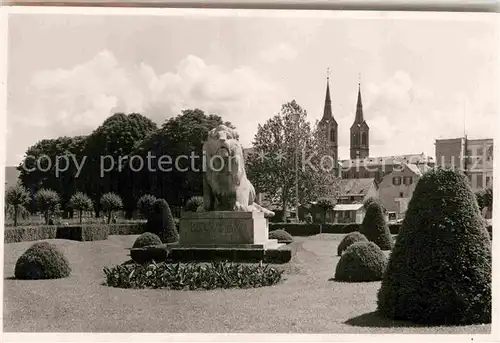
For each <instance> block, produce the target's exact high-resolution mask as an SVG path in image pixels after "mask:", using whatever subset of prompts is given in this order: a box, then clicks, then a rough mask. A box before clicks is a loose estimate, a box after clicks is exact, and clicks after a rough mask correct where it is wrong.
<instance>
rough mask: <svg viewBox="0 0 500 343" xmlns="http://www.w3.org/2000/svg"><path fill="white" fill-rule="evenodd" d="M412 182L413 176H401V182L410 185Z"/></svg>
mask: <svg viewBox="0 0 500 343" xmlns="http://www.w3.org/2000/svg"><path fill="white" fill-rule="evenodd" d="M412 183H413V178H412V177H411V176H405V177H404V178H403V184H405V185H411V184H412Z"/></svg>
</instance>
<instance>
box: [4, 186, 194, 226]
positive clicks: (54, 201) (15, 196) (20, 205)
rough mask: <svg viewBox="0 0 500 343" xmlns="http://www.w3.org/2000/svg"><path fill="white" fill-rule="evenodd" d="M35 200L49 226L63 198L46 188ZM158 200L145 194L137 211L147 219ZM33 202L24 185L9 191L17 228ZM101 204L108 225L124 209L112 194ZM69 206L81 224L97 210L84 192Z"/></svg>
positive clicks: (77, 195) (71, 200)
mask: <svg viewBox="0 0 500 343" xmlns="http://www.w3.org/2000/svg"><path fill="white" fill-rule="evenodd" d="M33 200H34V202H35V203H36V208H37V210H38V211H40V212H41V213H43V215H44V219H45V223H46V224H49V218H50V216H51V215H53V214H55V213H56V212H57V211H58V210H60V205H61V197H60V196H59V194H58V193H57V192H55V191H53V190H51V189H45V188H44V189H41V190H39V191H38V192H36V193H35V195H34V199H33ZM157 200H158V198H156V197H155V196H154V195H151V194H145V195H143V196H142V197H140V198H139V200H138V201H137V204H136V209H137V210H138V212H139V213H140V214H141V216H142V217H143V218H146V217H147V216H148V214H149V213H150V211H151V209H152V208H153V206H154V204H155V202H156V201H157ZM193 200H196V197H194V198H192V199H191V201H193ZM31 201H32V199H31V195H30V194H29V192H28V190H27V189H26V188H25V187H24V186H22V185H19V184H18V185H15V186H13V187H11V188H9V189H8V190H7V192H6V203H7V205H8V206H10V207H11V208H12V209H13V211H12V212H13V213H12V218H13V220H14V226H17V223H18V219H19V217H20V216H21V214H22V213H23V212H24V211H25V210H26V206H27V205H28V204H29V203H30V202H31ZM188 202H189V201H188ZM99 204H100V207H101V209H102V210H103V211H104V212H105V213H106V217H107V222H108V224H109V223H110V222H111V218H112V215H113V212H114V211H118V210H120V209H122V208H123V202H122V199H121V198H120V196H119V195H117V194H115V193H112V192H109V193H105V194H103V195H102V196H101V198H100V201H99ZM68 206H69V207H71V208H72V209H73V210H74V211H76V212H77V213H78V217H79V220H80V224H81V223H82V220H83V213H84V212H89V211H94V208H95V204H94V203H93V202H92V199H91V198H90V197H89V196H88V195H86V194H85V193H83V192H76V193H75V194H73V195H72V196H71V198H70V200H69V205H68Z"/></svg>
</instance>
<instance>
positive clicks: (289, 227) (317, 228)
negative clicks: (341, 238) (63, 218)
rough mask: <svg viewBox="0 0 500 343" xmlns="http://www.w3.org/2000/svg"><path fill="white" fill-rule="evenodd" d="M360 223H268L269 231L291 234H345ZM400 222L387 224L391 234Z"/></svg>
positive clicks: (356, 227) (397, 229)
mask: <svg viewBox="0 0 500 343" xmlns="http://www.w3.org/2000/svg"><path fill="white" fill-rule="evenodd" d="M360 227H361V224H356V223H350V224H307V223H269V231H274V230H285V231H286V232H288V233H289V234H291V235H292V236H313V235H317V234H320V233H341V234H347V233H351V232H354V231H359V229H360ZM400 227H401V224H391V225H389V230H390V231H391V234H393V235H395V234H398V233H399V228H400Z"/></svg>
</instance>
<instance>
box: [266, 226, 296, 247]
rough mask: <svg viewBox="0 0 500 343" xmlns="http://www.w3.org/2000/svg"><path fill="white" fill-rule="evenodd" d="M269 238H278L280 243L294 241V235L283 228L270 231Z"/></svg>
mask: <svg viewBox="0 0 500 343" xmlns="http://www.w3.org/2000/svg"><path fill="white" fill-rule="evenodd" d="M269 239H277V240H278V243H287V244H288V243H291V242H293V237H292V235H290V234H289V233H288V232H286V231H285V230H282V229H278V230H273V231H271V232H269Z"/></svg>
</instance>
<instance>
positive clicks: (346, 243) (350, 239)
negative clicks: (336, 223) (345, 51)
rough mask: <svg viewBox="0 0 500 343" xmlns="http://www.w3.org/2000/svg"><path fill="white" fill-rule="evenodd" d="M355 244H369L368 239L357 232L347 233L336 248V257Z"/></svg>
mask: <svg viewBox="0 0 500 343" xmlns="http://www.w3.org/2000/svg"><path fill="white" fill-rule="evenodd" d="M356 242H369V241H368V238H366V236H365V235H363V234H362V233H359V232H358V231H354V232H351V233H348V234H347V235H345V236H344V238H343V239H342V241H341V242H340V244H339V246H338V247H337V255H339V256H341V255H342V253H343V252H344V251H345V250H346V249H347V248H349V247H350V246H351V245H352V244H354V243H356Z"/></svg>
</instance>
